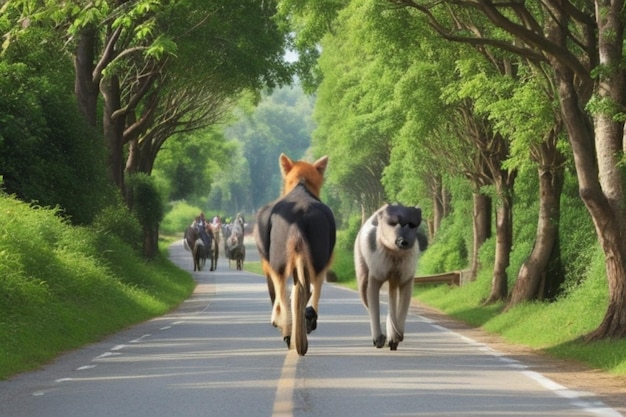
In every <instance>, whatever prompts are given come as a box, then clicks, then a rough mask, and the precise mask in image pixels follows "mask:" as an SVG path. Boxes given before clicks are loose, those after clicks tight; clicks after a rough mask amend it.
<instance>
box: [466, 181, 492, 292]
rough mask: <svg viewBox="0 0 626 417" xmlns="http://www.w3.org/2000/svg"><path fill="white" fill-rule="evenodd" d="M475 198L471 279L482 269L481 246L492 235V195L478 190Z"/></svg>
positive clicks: (474, 195)
mask: <svg viewBox="0 0 626 417" xmlns="http://www.w3.org/2000/svg"><path fill="white" fill-rule="evenodd" d="M473 200H474V214H473V222H472V225H473V226H472V229H473V242H472V259H471V262H470V268H471V271H470V280H472V281H473V280H475V279H476V275H477V274H478V270H479V269H480V261H479V259H478V252H479V250H480V247H481V246H482V244H483V243H485V241H486V240H487V239H489V238H490V237H491V197H489V196H486V195H485V194H482V193H481V192H480V191H478V190H477V191H474V193H473Z"/></svg>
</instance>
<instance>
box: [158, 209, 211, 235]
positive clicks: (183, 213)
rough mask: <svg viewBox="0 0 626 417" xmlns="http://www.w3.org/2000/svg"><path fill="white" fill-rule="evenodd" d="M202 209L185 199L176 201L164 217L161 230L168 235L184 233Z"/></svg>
mask: <svg viewBox="0 0 626 417" xmlns="http://www.w3.org/2000/svg"><path fill="white" fill-rule="evenodd" d="M201 211H202V209H200V208H199V207H196V206H192V205H190V204H188V203H186V202H185V201H176V202H174V203H173V205H172V208H171V210H170V211H169V212H168V213H167V214H165V216H164V217H163V221H162V222H161V232H162V233H164V234H167V235H179V234H180V235H182V234H183V233H184V232H185V229H186V228H187V227H188V226H189V225H190V224H191V222H193V219H195V218H196V217H197V216H198V214H199V213H200V212H201Z"/></svg>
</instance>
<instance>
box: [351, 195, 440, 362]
mask: <svg viewBox="0 0 626 417" xmlns="http://www.w3.org/2000/svg"><path fill="white" fill-rule="evenodd" d="M421 223H422V210H421V209H420V208H419V207H406V206H403V205H399V204H393V205H387V204H386V205H384V206H382V207H381V208H380V209H378V210H377V211H376V212H375V213H374V214H373V215H372V216H371V217H370V218H369V219H367V221H366V222H365V223H363V225H362V226H361V230H360V231H359V234H358V235H357V237H356V241H355V244H354V266H355V271H356V276H357V280H358V284H359V290H360V294H361V300H362V301H363V304H365V307H366V308H367V309H368V311H369V316H370V328H371V331H372V339H373V342H374V345H375V346H376V347H377V348H382V347H383V346H384V345H385V342H386V340H387V337H388V338H389V348H390V349H391V350H396V349H397V348H398V344H399V343H400V342H401V341H402V340H403V338H404V324H405V322H406V316H407V314H408V311H409V305H410V303H411V297H412V295H413V278H414V277H415V269H416V268H417V260H418V258H419V255H420V253H421V252H422V251H424V250H426V246H427V245H428V240H427V238H426V235H425V234H424V233H423V232H422V231H421V230H420V228H419V226H420V224H421ZM416 243H417V244H416ZM385 282H388V285H389V312H388V314H387V336H385V335H384V334H383V333H382V330H381V326H380V296H379V295H380V288H381V286H382V285H383V283H385Z"/></svg>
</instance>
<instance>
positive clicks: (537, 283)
mask: <svg viewBox="0 0 626 417" xmlns="http://www.w3.org/2000/svg"><path fill="white" fill-rule="evenodd" d="M562 190H563V168H562V167H561V168H558V169H557V170H554V171H552V170H546V169H542V168H540V169H539V219H538V222H537V236H536V238H535V243H534V245H533V249H532V251H531V253H530V255H529V256H528V258H526V260H525V261H524V263H523V264H522V267H521V268H520V271H519V273H518V275H517V280H516V281H515V286H514V287H513V291H512V292H511V298H510V300H509V304H508V307H511V306H514V305H515V304H518V303H520V302H522V301H530V300H536V299H540V300H541V299H543V298H544V296H545V295H546V294H545V292H546V291H550V292H551V294H550V295H553V294H552V292H553V291H555V289H556V288H558V287H559V285H560V283H561V282H562V281H563V277H562V276H560V275H558V274H548V269H549V266H550V263H551V260H554V262H558V261H559V259H560V256H559V255H560V254H559V253H558V251H555V248H558V247H559V245H558V234H559V219H560V216H561V214H560V212H561V204H560V201H561V191H562ZM559 269H560V268H552V270H553V271H555V270H556V271H558V270H559ZM553 281H558V282H553ZM508 307H507V308H508Z"/></svg>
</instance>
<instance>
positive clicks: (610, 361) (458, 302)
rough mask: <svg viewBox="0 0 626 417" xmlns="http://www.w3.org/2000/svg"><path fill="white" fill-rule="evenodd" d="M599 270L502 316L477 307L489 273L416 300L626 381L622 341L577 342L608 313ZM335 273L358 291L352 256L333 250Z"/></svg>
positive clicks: (421, 293) (421, 292) (598, 265)
mask: <svg viewBox="0 0 626 417" xmlns="http://www.w3.org/2000/svg"><path fill="white" fill-rule="evenodd" d="M603 268H604V265H603V263H602V256H601V254H600V253H598V256H596V257H595V259H594V262H593V264H592V265H591V266H590V270H589V276H588V277H587V279H585V280H584V281H583V283H582V284H581V285H580V286H578V287H576V288H574V289H572V290H571V291H570V292H569V293H568V294H567V295H566V296H563V297H562V298H560V299H559V300H558V301H556V302H554V303H539V302H537V303H527V304H523V305H520V306H518V307H514V308H512V309H509V310H508V311H507V312H506V313H502V310H503V308H504V305H503V304H502V303H501V304H494V305H490V306H482V305H481V300H482V299H483V298H484V297H485V295H486V294H488V293H489V288H490V287H489V285H490V284H491V276H490V275H489V274H488V273H486V274H484V275H482V276H479V277H478V278H477V280H476V281H475V282H473V283H471V284H468V285H465V286H463V287H458V288H451V287H449V286H447V285H429V286H425V285H422V286H416V287H415V291H414V297H415V298H416V299H417V300H419V301H420V302H422V303H424V304H426V305H429V306H431V307H434V308H436V309H438V310H440V311H442V312H444V313H445V314H447V315H449V316H451V317H454V318H456V319H458V320H461V321H463V322H465V323H467V324H470V325H472V326H475V327H481V328H483V329H484V330H486V331H487V332H490V333H494V334H499V335H501V336H503V337H504V338H505V339H506V340H507V341H508V342H510V343H514V344H520V345H524V346H528V347H531V348H533V349H537V350H540V351H543V352H545V353H547V354H548V355H552V356H555V357H559V358H569V359H575V360H578V361H580V362H583V363H586V364H588V365H590V366H592V367H594V368H598V369H602V370H605V371H607V372H610V373H613V374H617V375H626V340H619V341H604V342H596V343H589V344H586V343H584V342H583V341H582V340H581V336H583V335H584V334H586V333H588V332H590V331H591V330H593V329H595V328H596V327H597V326H598V324H599V323H600V321H601V320H602V317H603V315H604V312H605V309H606V303H607V301H606V300H607V288H606V280H605V279H604V274H603V273H602V269H603ZM245 269H246V270H247V271H250V272H254V273H258V274H262V271H261V268H260V265H259V263H253V262H247V263H246V264H245ZM333 270H334V271H335V273H336V274H337V276H338V279H339V283H340V284H341V285H345V286H347V287H350V288H356V284H355V279H354V266H353V264H352V252H351V251H348V250H342V249H340V248H338V249H336V251H335V262H334V265H333ZM487 272H488V271H487ZM355 296H356V295H355Z"/></svg>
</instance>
